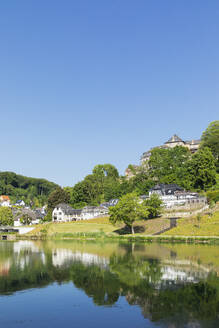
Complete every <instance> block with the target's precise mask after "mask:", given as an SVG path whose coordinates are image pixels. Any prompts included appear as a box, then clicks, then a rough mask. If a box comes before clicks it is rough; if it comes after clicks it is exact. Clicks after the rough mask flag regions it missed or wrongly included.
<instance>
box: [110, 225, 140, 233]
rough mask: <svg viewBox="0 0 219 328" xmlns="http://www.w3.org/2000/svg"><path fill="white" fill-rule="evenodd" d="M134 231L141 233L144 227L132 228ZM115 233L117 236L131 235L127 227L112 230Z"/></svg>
mask: <svg viewBox="0 0 219 328" xmlns="http://www.w3.org/2000/svg"><path fill="white" fill-rule="evenodd" d="M134 231H135V233H142V232H145V227H144V226H134ZM114 232H115V233H117V234H118V235H127V234H131V233H132V232H131V229H130V228H129V227H128V226H124V227H123V228H120V229H117V230H114Z"/></svg>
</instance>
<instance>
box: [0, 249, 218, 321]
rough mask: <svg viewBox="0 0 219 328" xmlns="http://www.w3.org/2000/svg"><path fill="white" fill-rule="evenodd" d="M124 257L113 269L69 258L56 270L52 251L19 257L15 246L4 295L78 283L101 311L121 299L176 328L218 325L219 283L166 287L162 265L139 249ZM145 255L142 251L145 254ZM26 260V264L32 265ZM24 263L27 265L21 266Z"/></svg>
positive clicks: (115, 258) (2, 281)
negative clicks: (139, 252) (193, 325)
mask: <svg viewBox="0 0 219 328" xmlns="http://www.w3.org/2000/svg"><path fill="white" fill-rule="evenodd" d="M124 249H125V250H126V251H125V253H124V255H118V254H116V253H115V254H113V255H112V256H111V257H110V259H109V263H108V265H107V266H105V267H104V266H101V265H98V264H95V263H91V264H90V265H89V263H86V264H85V263H82V262H81V261H79V260H78V259H77V260H74V261H72V259H74V257H72V259H70V258H69V260H68V261H63V265H61V266H54V265H53V260H52V254H53V253H52V252H53V250H52V249H49V248H44V256H42V250H37V249H33V250H32V251H31V250H29V251H28V250H27V249H24V250H21V251H20V252H19V253H17V254H15V253H14V252H13V248H12V247H11V246H10V245H9V246H8V248H7V249H5V251H6V252H5V254H6V255H7V256H6V255H2V256H3V258H2V257H1V256H0V260H2V261H3V259H4V260H6V259H8V257H9V258H10V261H11V267H10V269H9V271H8V275H7V276H1V277H0V291H1V293H2V294H4V293H10V292H14V291H17V290H23V289H26V288H33V287H44V286H46V285H48V284H50V283H52V282H58V283H60V284H61V283H62V282H69V281H72V282H73V283H74V285H75V286H76V287H77V288H80V289H82V290H83V291H84V292H85V293H86V294H87V295H88V296H89V297H92V299H93V301H94V302H95V304H97V305H113V304H115V303H116V302H117V300H118V298H119V296H121V295H122V296H125V297H126V300H127V302H128V303H129V304H130V305H132V304H136V305H139V306H140V307H141V309H142V313H143V315H144V316H145V317H147V318H149V319H150V320H152V321H154V322H164V324H165V325H167V326H169V325H170V324H171V325H172V326H171V327H184V326H186V325H187V324H188V323H191V322H201V321H204V320H211V322H213V320H215V322H216V321H217V317H218V314H219V280H218V278H217V277H216V275H214V274H213V273H212V274H209V275H208V277H207V279H206V280H205V281H200V282H196V283H194V282H193V283H191V282H190V283H188V282H187V281H185V282H183V283H182V281H177V280H176V281H175V282H173V283H171V284H166V285H163V284H162V283H161V281H162V275H163V271H162V268H163V267H162V263H161V262H160V261H159V260H157V259H155V258H148V257H146V256H140V255H139V254H138V252H135V250H136V249H134V250H133V246H131V245H128V246H127V247H123V250H124ZM141 250H142V249H141ZM27 258H28V261H27V260H23V259H27ZM21 260H22V261H23V265H20V263H21Z"/></svg>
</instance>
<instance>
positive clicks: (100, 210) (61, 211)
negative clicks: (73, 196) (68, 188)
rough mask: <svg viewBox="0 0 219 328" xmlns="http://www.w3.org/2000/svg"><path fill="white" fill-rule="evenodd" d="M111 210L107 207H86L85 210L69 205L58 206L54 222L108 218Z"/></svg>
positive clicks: (54, 213)
mask: <svg viewBox="0 0 219 328" xmlns="http://www.w3.org/2000/svg"><path fill="white" fill-rule="evenodd" d="M108 213H109V209H108V207H106V206H85V207H84V208H83V209H74V208H72V207H71V206H70V205H68V204H58V205H57V206H56V207H55V208H54V210H53V212H52V220H53V222H69V221H80V220H89V219H93V218H97V217H102V216H106V215H108Z"/></svg>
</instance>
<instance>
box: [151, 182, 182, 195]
mask: <svg viewBox="0 0 219 328" xmlns="http://www.w3.org/2000/svg"><path fill="white" fill-rule="evenodd" d="M153 191H160V192H161V193H162V195H173V194H174V193H175V192H176V191H183V188H181V187H179V186H178V185H177V184H175V183H171V184H164V183H160V184H157V185H156V186H154V187H153V188H151V189H150V192H153Z"/></svg>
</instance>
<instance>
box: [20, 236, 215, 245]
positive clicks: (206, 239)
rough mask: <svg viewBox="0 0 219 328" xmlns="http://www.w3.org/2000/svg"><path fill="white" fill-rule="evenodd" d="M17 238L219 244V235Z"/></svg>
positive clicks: (26, 237) (27, 238) (31, 237)
mask: <svg viewBox="0 0 219 328" xmlns="http://www.w3.org/2000/svg"><path fill="white" fill-rule="evenodd" d="M15 239H16V240H97V241H99V240H102V241H104V240H106V241H109V240H112V241H128V242H145V243H154V242H157V243H174V244H177V243H183V244H209V245H212V244H218V245H219V236H177V235H176V236H168V235H165V236H162V235H159V236H152V235H148V236H135V235H134V236H132V235H126V236H107V235H105V236H95V235H92V234H83V235H79V234H75V235H73V234H72V235H71V236H70V235H69V234H66V235H65V234H60V235H59V234H56V235H53V236H52V235H51V236H43V235H41V236H36V235H29V236H24V235H21V236H19V235H17V236H16V238H15Z"/></svg>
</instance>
